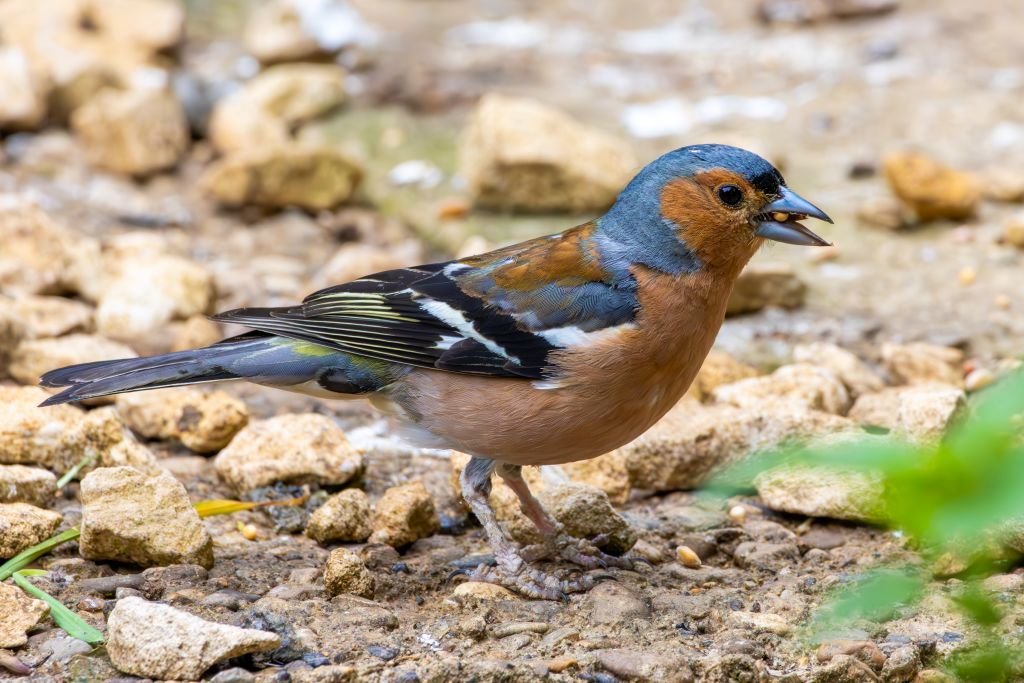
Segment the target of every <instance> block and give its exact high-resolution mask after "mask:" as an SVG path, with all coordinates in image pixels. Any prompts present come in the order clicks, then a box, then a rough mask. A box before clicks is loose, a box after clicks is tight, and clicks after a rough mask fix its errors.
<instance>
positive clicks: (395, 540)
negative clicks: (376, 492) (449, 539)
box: [370, 481, 441, 548]
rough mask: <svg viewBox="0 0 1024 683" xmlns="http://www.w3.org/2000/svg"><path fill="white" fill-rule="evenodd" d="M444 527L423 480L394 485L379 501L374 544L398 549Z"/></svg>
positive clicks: (374, 529)
mask: <svg viewBox="0 0 1024 683" xmlns="http://www.w3.org/2000/svg"><path fill="white" fill-rule="evenodd" d="M440 528H441V524H440V521H439V520H438V518H437V509H436V508H435V507H434V499H433V498H431V497H430V493H428V492H427V489H426V487H425V486H423V483H422V482H418V481H417V482H413V483H411V484H405V485H403V486H393V487H391V488H389V489H388V490H387V491H385V492H384V495H383V496H381V497H380V500H378V501H377V507H376V510H374V515H373V534H372V535H371V536H370V542H371V543H386V544H388V545H390V546H392V547H394V548H398V547H401V546H404V545H408V544H410V543H412V542H413V541H416V540H418V539H421V538H426V537H427V536H430V535H432V534H435V533H437V531H438V530H439V529H440Z"/></svg>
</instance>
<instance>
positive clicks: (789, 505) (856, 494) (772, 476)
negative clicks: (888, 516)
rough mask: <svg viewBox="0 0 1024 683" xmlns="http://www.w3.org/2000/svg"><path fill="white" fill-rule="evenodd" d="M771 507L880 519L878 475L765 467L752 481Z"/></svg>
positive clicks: (882, 517) (881, 488)
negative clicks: (766, 469) (768, 468)
mask: <svg viewBox="0 0 1024 683" xmlns="http://www.w3.org/2000/svg"><path fill="white" fill-rule="evenodd" d="M754 485H755V487H756V488H757V492H758V495H760V496H761V500H763V501H764V503H765V505H767V506H768V507H769V508H771V509H772V510H778V511H780V512H789V513H791V514H796V515H808V516H810V517H829V518H832V519H842V520H847V521H853V522H881V521H884V520H885V511H884V509H883V507H882V504H881V498H882V495H883V493H884V484H883V482H882V478H881V476H880V475H878V474H877V473H871V472H865V471H861V470H851V469H840V468H832V467H789V468H779V469H774V470H769V471H768V472H764V473H762V474H760V475H758V477H757V479H756V480H755V481H754Z"/></svg>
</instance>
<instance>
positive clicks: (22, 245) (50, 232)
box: [0, 195, 99, 299]
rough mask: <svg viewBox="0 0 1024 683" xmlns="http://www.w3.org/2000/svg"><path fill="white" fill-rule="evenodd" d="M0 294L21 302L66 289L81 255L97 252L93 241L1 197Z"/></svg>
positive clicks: (40, 212)
mask: <svg viewBox="0 0 1024 683" xmlns="http://www.w3.org/2000/svg"><path fill="white" fill-rule="evenodd" d="M0 244H3V249H0V294H4V295H6V296H10V297H14V298H15V299H20V298H21V297H23V296H25V295H28V294H52V293H59V292H61V291H63V290H65V289H67V285H68V281H67V280H68V278H67V273H68V268H69V267H70V265H71V263H72V261H73V260H74V259H75V258H76V257H77V255H78V254H87V253H92V252H94V251H98V249H99V246H98V245H97V243H96V242H95V241H94V240H90V239H87V238H84V237H81V236H79V235H77V234H76V233H74V232H72V231H70V230H68V229H67V228H65V227H64V226H62V225H59V224H57V223H56V222H54V221H53V220H52V219H51V218H50V217H49V216H47V215H46V213H44V212H43V211H42V210H41V209H40V208H38V207H36V206H33V205H31V204H26V203H24V202H21V201H18V200H14V201H8V200H7V198H6V197H4V196H3V195H0Z"/></svg>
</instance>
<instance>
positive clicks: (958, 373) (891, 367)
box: [882, 342, 964, 387]
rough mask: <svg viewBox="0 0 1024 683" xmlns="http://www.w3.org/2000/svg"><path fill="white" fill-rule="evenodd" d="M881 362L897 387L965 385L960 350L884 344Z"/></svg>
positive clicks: (919, 345)
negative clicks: (902, 385)
mask: <svg viewBox="0 0 1024 683" xmlns="http://www.w3.org/2000/svg"><path fill="white" fill-rule="evenodd" d="M882 361H883V362H884V363H885V367H886V369H887V370H888V371H889V374H891V375H892V379H893V381H894V382H895V383H896V384H919V383H926V382H927V383H931V382H938V383H940V384H949V385H951V386H954V387H963V385H964V377H963V367H962V365H963V361H964V353H963V351H961V350H960V349H955V348H952V347H949V346H937V345H935V344H925V343H921V342H918V343H913V344H883V345H882Z"/></svg>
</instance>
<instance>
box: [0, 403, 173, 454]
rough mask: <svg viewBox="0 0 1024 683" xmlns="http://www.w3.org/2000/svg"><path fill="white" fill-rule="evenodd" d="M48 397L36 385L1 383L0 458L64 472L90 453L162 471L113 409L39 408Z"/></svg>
mask: <svg viewBox="0 0 1024 683" xmlns="http://www.w3.org/2000/svg"><path fill="white" fill-rule="evenodd" d="M48 397H49V394H47V393H46V392H45V391H43V390H42V389H39V388H37V387H4V386H0V405H3V406H4V408H5V409H4V410H2V411H0V463H5V464H34V465H39V466H41V467H45V468H46V469H48V470H50V471H51V472H55V473H57V474H64V473H65V472H66V471H67V470H68V469H70V468H71V467H72V466H73V465H75V464H76V463H78V462H80V461H82V460H83V459H84V458H85V457H86V456H87V455H91V456H93V457H94V462H93V464H94V465H99V466H110V465H122V464H123V465H131V466H133V467H136V468H138V469H140V470H143V471H146V472H149V473H155V472H158V471H159V468H158V467H157V464H156V459H155V458H154V457H153V454H152V453H150V452H149V450H148V449H146V448H145V447H144V446H142V445H141V444H139V443H138V442H136V441H135V440H134V439H132V438H131V436H130V435H128V434H126V433H125V430H124V427H123V426H122V425H121V422H120V421H119V420H118V419H117V415H116V414H115V413H114V411H113V409H111V408H102V409H99V410H93V411H91V412H89V413H84V412H83V411H81V410H80V409H78V408H76V407H74V406H70V405H66V404H65V405H56V406H47V407H45V408H39V407H38V405H39V403H40V402H42V401H43V400H45V399H46V398H48ZM88 469H89V468H88V467H86V468H85V469H84V470H83V473H84V472H85V471H88Z"/></svg>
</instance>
